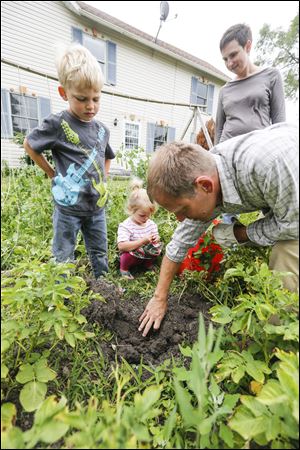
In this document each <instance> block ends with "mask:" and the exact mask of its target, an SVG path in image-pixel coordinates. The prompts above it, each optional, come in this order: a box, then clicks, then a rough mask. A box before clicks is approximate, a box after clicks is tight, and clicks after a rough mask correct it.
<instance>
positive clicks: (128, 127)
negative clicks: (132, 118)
mask: <svg viewBox="0 0 300 450" xmlns="http://www.w3.org/2000/svg"><path fill="white" fill-rule="evenodd" d="M124 141H125V149H126V150H131V149H134V148H137V147H139V146H140V124H139V123H134V122H125V139H124Z"/></svg>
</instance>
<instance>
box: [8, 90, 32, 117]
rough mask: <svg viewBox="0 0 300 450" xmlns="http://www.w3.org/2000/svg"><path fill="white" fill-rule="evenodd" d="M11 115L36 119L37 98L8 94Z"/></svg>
mask: <svg viewBox="0 0 300 450" xmlns="http://www.w3.org/2000/svg"><path fill="white" fill-rule="evenodd" d="M10 99H11V113H12V115H16V116H21V117H24V118H31V119H37V118H38V109H37V98H35V97H28V96H25V95H19V94H12V93H11V94H10Z"/></svg>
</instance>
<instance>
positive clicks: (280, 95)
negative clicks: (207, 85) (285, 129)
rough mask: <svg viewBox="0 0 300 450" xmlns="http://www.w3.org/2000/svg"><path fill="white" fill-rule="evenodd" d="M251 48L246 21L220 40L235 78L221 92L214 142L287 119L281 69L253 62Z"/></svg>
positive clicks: (224, 58)
mask: <svg viewBox="0 0 300 450" xmlns="http://www.w3.org/2000/svg"><path fill="white" fill-rule="evenodd" d="M251 47H252V32H251V29H250V27H249V26H248V25H245V24H237V25H233V26H232V27H230V28H229V29H228V30H227V31H225V33H224V35H223V37H222V39H221V41H220V51H221V54H222V57H223V60H224V62H225V65H226V67H227V69H228V70H230V72H232V73H234V74H235V78H234V79H233V80H232V81H229V82H228V83H226V84H225V86H224V87H223V88H222V89H221V91H220V95H219V102H218V109H217V117H216V130H215V145H216V144H218V143H219V142H223V141H226V140H227V139H230V138H232V137H235V136H239V135H240V134H245V133H249V132H250V131H254V130H259V129H261V128H265V127H268V126H270V125H272V124H274V123H278V122H284V121H285V120H286V116H285V101H284V90H283V84H282V78H281V75H280V72H279V70H278V69H276V68H274V67H266V68H262V67H259V66H257V65H255V64H254V63H253V62H251V60H250V51H251Z"/></svg>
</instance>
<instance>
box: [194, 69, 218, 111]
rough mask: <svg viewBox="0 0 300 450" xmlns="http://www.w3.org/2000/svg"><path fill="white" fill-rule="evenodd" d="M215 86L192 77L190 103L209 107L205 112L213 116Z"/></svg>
mask: <svg viewBox="0 0 300 450" xmlns="http://www.w3.org/2000/svg"><path fill="white" fill-rule="evenodd" d="M214 89H215V87H214V85H213V84H208V83H202V82H201V81H200V80H199V79H198V78H196V77H192V87H191V98H190V102H191V103H192V104H195V105H201V106H203V105H204V106H207V108H206V109H205V111H206V112H207V114H210V115H211V114H212V106H213V99H214Z"/></svg>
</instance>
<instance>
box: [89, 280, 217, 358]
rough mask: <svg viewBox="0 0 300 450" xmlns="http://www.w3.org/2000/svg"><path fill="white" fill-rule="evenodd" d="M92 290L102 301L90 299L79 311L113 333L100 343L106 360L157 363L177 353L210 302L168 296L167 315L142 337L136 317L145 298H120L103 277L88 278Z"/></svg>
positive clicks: (195, 330) (194, 337)
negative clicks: (112, 338)
mask: <svg viewBox="0 0 300 450" xmlns="http://www.w3.org/2000/svg"><path fill="white" fill-rule="evenodd" d="M89 284H90V288H91V290H92V291H94V292H97V293H100V294H101V296H102V297H104V298H105V300H106V302H101V301H98V300H94V301H92V302H91V304H90V305H89V306H88V307H87V308H85V309H84V310H83V311H82V313H83V314H84V315H85V317H86V318H87V320H88V322H89V323H95V322H97V323H98V324H100V325H101V326H102V327H104V328H106V329H108V330H110V331H112V332H113V333H114V340H113V341H110V342H108V343H107V342H100V343H99V344H100V346H101V349H102V352H103V355H104V356H105V357H106V358H108V360H109V361H115V358H116V354H117V357H118V358H119V359H121V357H123V358H124V359H126V360H127V361H128V362H129V363H131V364H139V363H140V361H141V359H142V361H143V363H144V364H148V365H149V364H150V365H158V364H161V363H162V362H163V361H164V360H165V359H167V358H170V357H171V356H173V357H179V356H180V355H181V353H180V350H179V347H178V344H191V343H193V342H195V341H196V340H197V335H198V324H199V313H200V312H202V314H203V316H204V320H205V322H207V321H208V319H209V314H208V310H209V308H210V307H211V305H210V304H209V303H207V302H204V301H203V300H202V299H201V297H200V295H199V294H192V295H191V294H186V295H182V296H181V298H179V296H176V295H173V296H170V297H169V302H168V310H167V314H166V316H165V318H164V320H163V322H162V324H161V326H160V328H159V330H153V329H151V330H150V331H149V333H148V335H147V336H146V337H143V336H142V333H141V332H140V331H138V326H139V320H138V319H139V317H140V316H141V314H142V313H143V311H144V309H145V307H146V305H147V303H148V301H149V300H150V299H147V300H143V299H141V298H140V297H139V295H138V293H137V294H136V295H135V296H134V297H133V298H130V299H124V298H123V295H122V292H121V290H120V289H119V288H117V287H116V286H114V285H113V284H112V283H109V282H107V281H106V280H97V281H90V282H89Z"/></svg>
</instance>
